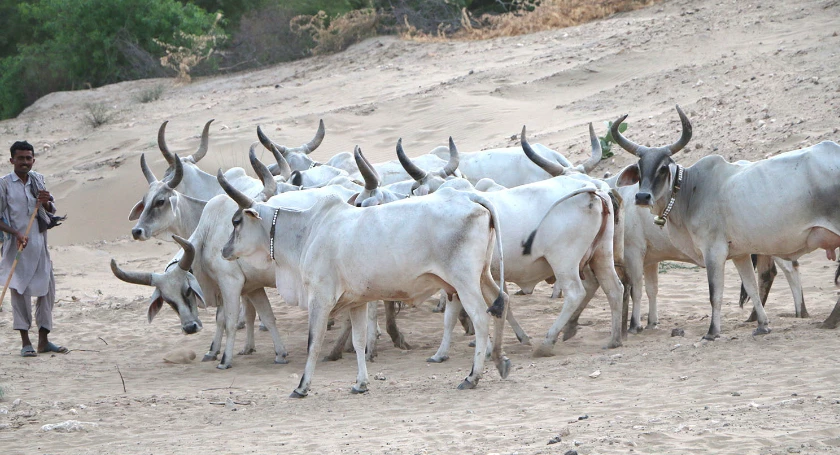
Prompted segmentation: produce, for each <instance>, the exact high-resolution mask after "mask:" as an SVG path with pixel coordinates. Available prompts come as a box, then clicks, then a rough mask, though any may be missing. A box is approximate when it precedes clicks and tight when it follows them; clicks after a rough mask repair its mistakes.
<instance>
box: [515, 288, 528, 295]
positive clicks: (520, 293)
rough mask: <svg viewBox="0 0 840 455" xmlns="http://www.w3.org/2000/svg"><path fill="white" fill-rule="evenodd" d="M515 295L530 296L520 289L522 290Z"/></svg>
mask: <svg viewBox="0 0 840 455" xmlns="http://www.w3.org/2000/svg"><path fill="white" fill-rule="evenodd" d="M513 295H528V294H526V293H525V291H523V290H522V289H520V290H518V291H516V292H514V293H513Z"/></svg>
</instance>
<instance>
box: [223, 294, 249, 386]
mask: <svg viewBox="0 0 840 455" xmlns="http://www.w3.org/2000/svg"><path fill="white" fill-rule="evenodd" d="M220 291H221V293H222V302H223V304H222V306H224V309H225V351H224V352H223V353H222V360H220V361H219V364H218V365H216V368H218V369H220V370H227V369H228V368H230V367H231V362H233V352H234V349H235V348H236V323H237V318H238V316H239V307H240V304H239V300H240V293H241V291H242V286H241V285H240V286H236V285H231V286H227V285H226V286H225V288H224V289H220ZM252 327H253V325H252ZM252 330H253V328H252Z"/></svg>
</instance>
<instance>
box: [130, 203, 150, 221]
mask: <svg viewBox="0 0 840 455" xmlns="http://www.w3.org/2000/svg"><path fill="white" fill-rule="evenodd" d="M144 207H146V205H145V204H143V201H140V202H138V203H136V204H134V208H132V209H131V211H130V212H128V221H136V220H137V219H138V218H140V214H141V213H143V208H144Z"/></svg>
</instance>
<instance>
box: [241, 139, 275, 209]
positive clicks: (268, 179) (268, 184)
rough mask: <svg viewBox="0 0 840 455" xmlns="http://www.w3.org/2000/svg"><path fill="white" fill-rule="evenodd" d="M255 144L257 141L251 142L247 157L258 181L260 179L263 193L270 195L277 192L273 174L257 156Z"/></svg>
mask: <svg viewBox="0 0 840 455" xmlns="http://www.w3.org/2000/svg"><path fill="white" fill-rule="evenodd" d="M257 144H258V142H254V143H253V144H251V150H249V151H248V159H249V160H251V167H253V168H254V172H256V173H257V176H258V177H259V178H260V181H262V184H263V193H265V195H266V196H267V197H271V196H274V195H275V194H277V181H275V180H274V176H273V175H271V172H270V171H269V170H268V168H267V167H266V166H265V164H264V163H263V162H262V161H260V160H259V158H257V153H256V150H257Z"/></svg>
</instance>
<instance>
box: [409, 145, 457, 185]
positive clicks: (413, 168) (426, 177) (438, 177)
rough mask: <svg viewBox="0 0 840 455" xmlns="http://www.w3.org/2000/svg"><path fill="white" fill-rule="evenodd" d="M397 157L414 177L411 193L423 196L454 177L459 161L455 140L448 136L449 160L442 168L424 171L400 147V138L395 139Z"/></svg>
mask: <svg viewBox="0 0 840 455" xmlns="http://www.w3.org/2000/svg"><path fill="white" fill-rule="evenodd" d="M397 158H398V159H399V160H400V164H401V165H402V167H403V169H405V171H406V172H407V173H408V175H410V176H411V178H413V179H414V185H412V186H411V194H413V195H415V196H425V195H427V194H430V193H434V192H435V191H437V189H438V188H439V187H440V186H441V185H442V184H443V183H444V182H445V181H446V180H449V179H451V178H455V171H457V170H458V164H459V163H460V156H459V155H458V149H457V148H456V147H455V141H453V140H452V137H451V136H450V137H449V161H448V162H447V163H446V165H444V166H443V168H442V169H438V170H436V171H429V172H426V171H424V170H423V169H420V167H419V166H417V165H416V164H414V163H413V162H412V161H411V160H410V159H409V158H408V156H407V155H406V154H405V151H404V150H403V147H402V138H400V139H399V140H398V141H397Z"/></svg>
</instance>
